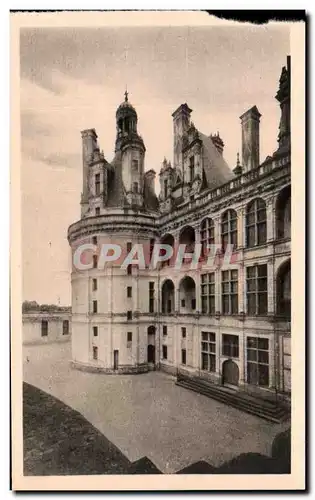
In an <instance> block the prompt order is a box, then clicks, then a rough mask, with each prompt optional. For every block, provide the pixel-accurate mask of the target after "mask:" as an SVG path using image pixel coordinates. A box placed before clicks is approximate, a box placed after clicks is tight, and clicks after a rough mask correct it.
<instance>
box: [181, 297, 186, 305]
mask: <svg viewBox="0 0 315 500" xmlns="http://www.w3.org/2000/svg"><path fill="white" fill-rule="evenodd" d="M180 303H181V306H182V307H185V304H186V302H185V299H182V300H181V301H180Z"/></svg>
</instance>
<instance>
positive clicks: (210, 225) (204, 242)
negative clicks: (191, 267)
mask: <svg viewBox="0 0 315 500" xmlns="http://www.w3.org/2000/svg"><path fill="white" fill-rule="evenodd" d="M200 243H201V255H202V256H203V257H205V256H206V255H207V253H208V250H207V248H208V246H209V245H214V222H213V220H212V219H209V218H207V219H204V220H203V221H202V223H201V231H200Z"/></svg>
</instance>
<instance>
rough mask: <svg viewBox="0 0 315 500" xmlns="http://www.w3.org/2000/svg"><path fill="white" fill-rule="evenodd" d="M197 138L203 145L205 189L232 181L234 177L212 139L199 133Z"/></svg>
mask: <svg viewBox="0 0 315 500" xmlns="http://www.w3.org/2000/svg"><path fill="white" fill-rule="evenodd" d="M198 132H199V131H198ZM199 137H200V139H201V140H202V143H203V170H204V179H203V180H204V181H206V184H207V185H206V188H207V189H212V188H215V187H217V186H220V185H221V184H224V183H225V182H228V181H230V180H231V179H233V178H234V177H235V175H234V174H233V172H232V170H231V169H230V167H229V166H228V164H227V163H226V161H225V159H224V158H223V156H222V155H221V154H220V153H219V151H218V150H217V148H216V147H215V145H214V144H213V142H212V139H211V138H210V137H208V136H206V135H205V134H202V133H201V132H199ZM204 188H205V187H204Z"/></svg>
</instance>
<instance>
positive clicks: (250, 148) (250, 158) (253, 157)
mask: <svg viewBox="0 0 315 500" xmlns="http://www.w3.org/2000/svg"><path fill="white" fill-rule="evenodd" d="M260 117H261V114H260V113H259V111H258V109H257V107H256V106H253V107H252V108H250V109H249V110H248V111H246V112H245V113H244V114H243V115H242V116H240V119H241V122H242V164H243V169H244V172H248V171H249V170H252V169H253V168H256V167H258V166H259V122H260Z"/></svg>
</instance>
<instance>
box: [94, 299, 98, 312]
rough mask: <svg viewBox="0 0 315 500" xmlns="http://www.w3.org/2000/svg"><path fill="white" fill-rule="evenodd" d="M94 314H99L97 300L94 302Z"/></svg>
mask: <svg viewBox="0 0 315 500" xmlns="http://www.w3.org/2000/svg"><path fill="white" fill-rule="evenodd" d="M93 313H97V300H93Z"/></svg>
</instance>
